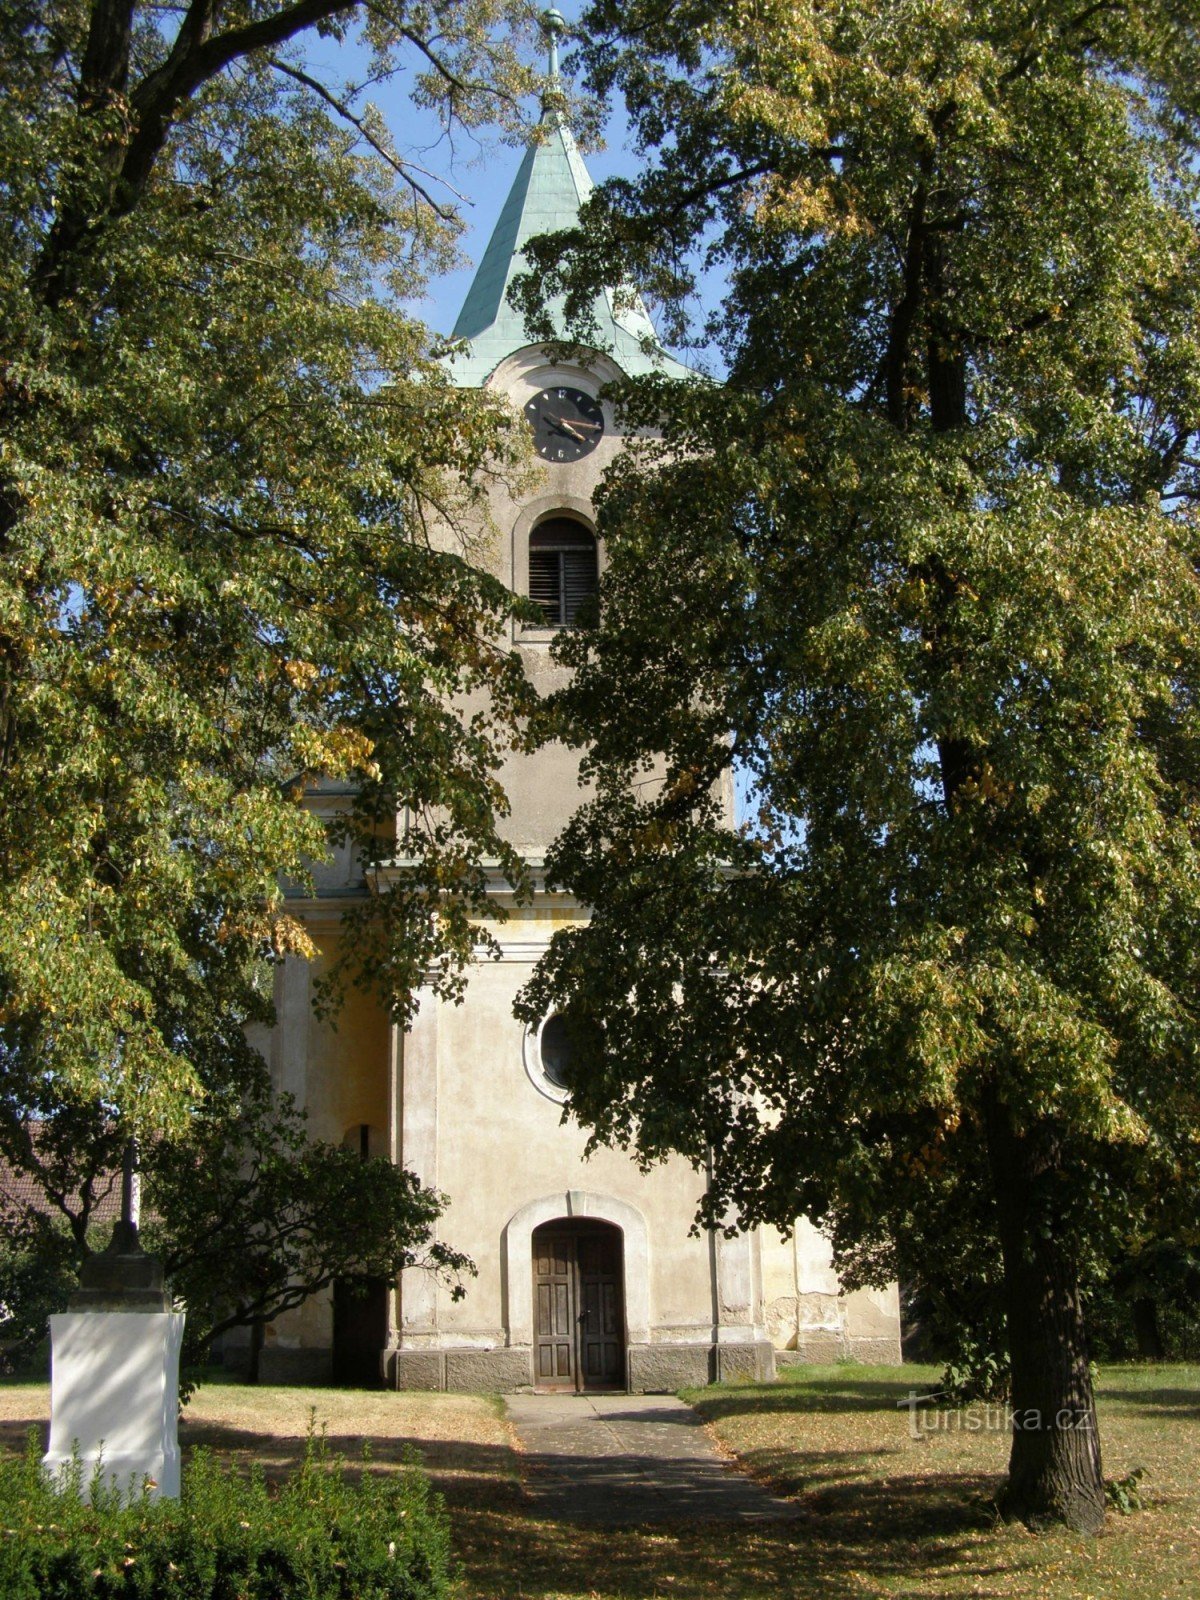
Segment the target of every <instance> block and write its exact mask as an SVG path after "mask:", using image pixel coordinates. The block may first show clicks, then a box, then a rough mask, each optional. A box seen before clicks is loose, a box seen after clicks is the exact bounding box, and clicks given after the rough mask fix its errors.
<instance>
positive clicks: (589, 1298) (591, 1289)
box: [532, 1217, 625, 1392]
mask: <svg viewBox="0 0 1200 1600" xmlns="http://www.w3.org/2000/svg"><path fill="white" fill-rule="evenodd" d="M622 1246H623V1241H622V1238H621V1230H620V1228H618V1227H615V1226H614V1225H613V1224H612V1223H611V1222H598V1221H594V1220H592V1219H590V1218H579V1217H561V1218H558V1219H556V1220H555V1221H553V1222H544V1223H542V1225H541V1226H540V1227H538V1228H535V1229H534V1231H533V1263H532V1265H533V1372H534V1382H535V1384H536V1385H537V1387H538V1388H539V1389H568V1390H575V1391H576V1392H578V1391H581V1390H584V1389H624V1387H625V1296H624V1292H623V1284H624V1250H623V1247H622Z"/></svg>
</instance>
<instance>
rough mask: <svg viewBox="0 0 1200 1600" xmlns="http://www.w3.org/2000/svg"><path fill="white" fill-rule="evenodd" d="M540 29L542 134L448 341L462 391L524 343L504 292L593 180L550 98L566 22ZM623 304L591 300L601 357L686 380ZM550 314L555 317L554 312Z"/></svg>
mask: <svg viewBox="0 0 1200 1600" xmlns="http://www.w3.org/2000/svg"><path fill="white" fill-rule="evenodd" d="M543 26H544V28H545V30H546V35H547V43H548V47H549V64H548V65H549V70H548V78H549V83H550V87H549V88H548V90H547V92H546V94H545V95H544V96H543V99H542V119H541V128H540V130H539V134H538V137H537V138H536V139H535V140H533V141H532V142H531V143H530V145H529V147H528V149H527V150H526V151H525V156H524V159H523V160H522V162H521V165H520V168H519V170H518V172H517V176H516V180H515V182H514V183H513V186H512V189H511V191H510V192H509V196H508V199H507V200H506V201H505V202H504V208H503V210H502V211H501V212H500V217H499V220H498V221H497V223H496V226H495V228H494V229H493V231H492V237H491V239H490V240H489V241H488V246H487V249H486V250H485V251H484V253H483V259H482V260H481V261H480V263H479V267H478V270H477V271H476V273H475V280H474V282H473V283H472V284H471V288H470V290H469V292H468V294H467V298H466V300H465V302H464V304H463V308H462V310H461V312H460V313H459V317H458V321H457V322H456V323H455V324H454V335H453V336H454V338H456V339H465V340H466V341H467V350H466V351H465V352H464V353H463V354H462V355H457V356H454V357H452V358H451V360H450V370H451V372H452V373H453V375H454V380H455V382H456V383H458V384H461V385H462V386H463V387H464V388H465V387H475V386H478V385H479V384H481V383H483V382H484V381H485V379H486V378H487V377H488V375H489V374H490V373H491V372H493V371H494V370H495V369H496V367H497V366H499V364H500V362H501V361H503V360H504V358H505V357H506V356H510V355H512V354H513V353H514V352H515V351H517V350H523V349H524V348H525V347H526V346H527V345H528V344H529V343H530V340H529V337H528V335H527V334H526V332H525V323H524V318H523V317H522V315H521V313H520V312H519V311H516V310H514V309H513V307H512V306H510V305H509V303H508V288H509V285H510V284H511V283H512V280H513V279H514V278H515V277H516V276H517V274H518V273H521V272H524V271H525V270H526V265H527V264H526V261H525V257H524V254H523V252H524V247H525V245H526V243H527V242H528V241H529V240H530V239H532V238H534V237H535V235H537V234H539V233H553V232H556V231H557V230H558V229H560V228H570V227H572V226H574V224H575V223H576V222H577V220H578V218H579V208H580V207H581V206H582V205H583V203H584V201H585V200H586V199H587V198H588V196H589V195H590V194H591V192H592V187H593V185H592V180H591V178H590V177H589V176H588V170H587V168H586V167H585V166H584V164H583V157H582V156H581V155H580V154H579V150H578V148H577V147H576V144H575V140H574V139H573V138H572V136H571V130H570V128H569V127H568V126H567V121H566V118H565V117H564V115H563V113H562V110H561V98H562V97H561V95H560V94H559V93H557V92H556V91H555V85H556V84H557V82H558V40H559V37H560V35H561V34H562V33H563V32H564V31H565V29H566V20H565V18H564V17H563V15H562V13H561V12H559V11H556V10H551V11H548V12H547V13H546V15H545V17H544V19H543ZM621 298H622V304H621V307H620V309H617V307H616V305H615V296H614V295H613V293H612V291H611V290H608V289H605V290H603V291H602V292H601V293H600V294H599V295H597V297H596V301H595V306H594V308H593V314H594V318H595V322H596V326H597V328H598V329H599V334H598V341H599V345H600V347H601V348H602V349H603V350H604V352H605V353H606V354H607V355H610V356H611V357H612V358H613V360H615V361H616V362H617V364H618V366H620V367H621V369H622V370H623V371H624V372H625V373H627V374H628V375H629V376H630V377H640V376H642V375H644V374H646V373H650V372H662V373H666V374H668V375H669V376H672V377H688V376H690V375H691V374H690V373H689V369H688V368H687V367H685V366H683V365H682V363H681V362H678V361H676V360H674V359H673V357H671V356H669V355H668V354H667V353H666V351H665V350H663V349H662V347H661V345H659V343H658V338H657V335H656V334H655V331H654V325H653V324H652V323H651V321H650V318H649V316H648V315H647V313H646V310H645V308H644V306H643V305H642V303H641V301H640V300H636V299H635V300H634V301H633V302H632V303H630V297H629V296H628V295H627V294H626V295H623V296H622V297H621ZM551 310H552V311H554V310H555V307H554V306H553V305H552V306H551ZM555 321H556V326H561V320H560V318H559V317H557V316H556V318H555ZM646 341H651V344H650V346H649V348H648V349H647V348H643V346H644V344H645V343H646Z"/></svg>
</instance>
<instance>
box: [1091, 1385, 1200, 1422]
mask: <svg viewBox="0 0 1200 1600" xmlns="http://www.w3.org/2000/svg"><path fill="white" fill-rule="evenodd" d="M1100 1405H1101V1407H1102V1408H1103V1409H1104V1410H1109V1409H1115V1408H1116V1407H1118V1406H1119V1407H1121V1408H1122V1409H1123V1410H1124V1411H1126V1412H1128V1413H1131V1414H1133V1413H1136V1414H1137V1415H1138V1416H1151V1417H1153V1416H1158V1417H1200V1389H1105V1390H1103V1391H1102V1392H1101V1395H1100Z"/></svg>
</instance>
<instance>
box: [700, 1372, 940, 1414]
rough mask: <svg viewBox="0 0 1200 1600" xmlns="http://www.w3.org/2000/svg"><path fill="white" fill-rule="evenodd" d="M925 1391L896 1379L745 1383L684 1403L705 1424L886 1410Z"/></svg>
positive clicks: (703, 1392) (703, 1393)
mask: <svg viewBox="0 0 1200 1600" xmlns="http://www.w3.org/2000/svg"><path fill="white" fill-rule="evenodd" d="M923 1387H925V1386H924V1385H922V1384H914V1383H913V1382H911V1381H907V1380H899V1379H896V1378H854V1377H849V1376H847V1377H845V1378H830V1379H827V1380H824V1381H821V1382H815V1383H814V1382H808V1383H804V1384H803V1385H801V1384H799V1383H786V1382H785V1383H772V1384H762V1383H748V1384H745V1385H739V1386H738V1387H736V1388H729V1389H698V1390H689V1391H688V1396H687V1398H688V1400H689V1402H690V1403H691V1404H692V1405H693V1406H695V1408H696V1410H697V1411H699V1412H700V1414H701V1416H703V1417H704V1418H706V1419H708V1420H715V1419H717V1418H718V1417H736V1416H741V1415H743V1414H745V1413H747V1412H753V1413H754V1414H755V1415H756V1416H766V1415H771V1414H774V1415H779V1414H781V1413H787V1412H794V1413H796V1414H797V1415H800V1414H802V1413H809V1412H814V1411H822V1412H848V1411H880V1410H884V1411H886V1410H888V1409H890V1408H891V1407H893V1406H894V1405H895V1404H896V1403H897V1402H898V1401H900V1400H903V1399H904V1398H905V1396H907V1395H909V1394H911V1393H912V1391H913V1390H914V1389H921V1388H923Z"/></svg>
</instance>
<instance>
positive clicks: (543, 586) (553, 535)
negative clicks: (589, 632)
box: [529, 517, 598, 628]
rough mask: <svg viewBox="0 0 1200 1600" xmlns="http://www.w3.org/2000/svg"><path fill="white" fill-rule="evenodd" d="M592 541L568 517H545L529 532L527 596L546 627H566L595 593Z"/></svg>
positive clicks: (595, 577)
mask: <svg viewBox="0 0 1200 1600" xmlns="http://www.w3.org/2000/svg"><path fill="white" fill-rule="evenodd" d="M597 575H598V574H597V565H596V540H595V538H594V536H593V535H592V534H591V532H590V531H589V530H588V529H587V528H585V527H584V525H583V524H582V523H581V522H576V521H575V520H574V518H572V517H547V518H546V520H545V521H544V522H539V523H538V525H537V527H536V528H535V529H534V530H533V532H532V533H531V534H530V535H529V598H530V599H531V600H536V601H537V603H538V605H539V606H541V608H542V613H543V615H544V616H545V618H546V623H547V626H548V627H551V628H561V627H569V626H570V625H571V624H572V623H574V622H576V621H577V620H578V617H579V611H580V608H581V607H582V606H584V605H585V604H586V603H587V601H589V600H591V599H592V597H593V596H594V595H595V593H596V584H597Z"/></svg>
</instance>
